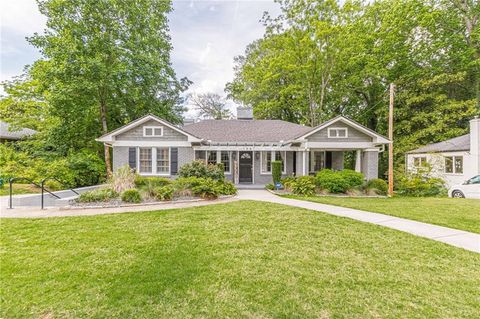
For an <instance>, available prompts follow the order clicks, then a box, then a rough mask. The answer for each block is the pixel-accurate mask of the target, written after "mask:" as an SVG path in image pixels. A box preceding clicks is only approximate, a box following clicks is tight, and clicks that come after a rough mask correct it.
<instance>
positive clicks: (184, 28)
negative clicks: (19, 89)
mask: <svg viewBox="0 0 480 319" xmlns="http://www.w3.org/2000/svg"><path fill="white" fill-rule="evenodd" d="M173 8H174V11H173V12H172V13H171V14H170V15H169V19H170V34H171V37H172V44H173V47H174V49H173V52H172V63H173V66H174V68H175V71H176V73H177V76H178V77H184V76H187V77H188V78H189V79H190V80H192V81H193V82H194V84H193V85H192V86H191V88H190V89H189V92H215V93H219V94H223V90H224V87H225V84H226V83H227V82H229V81H231V80H232V79H233V58H234V57H235V56H236V55H239V54H243V52H244V50H245V47H246V46H247V44H249V43H250V42H252V41H253V40H255V39H257V38H259V37H261V36H262V34H263V32H264V27H263V26H262V24H261V23H260V22H259V21H260V19H261V18H262V15H263V12H264V11H269V12H273V14H276V13H278V5H277V4H275V3H274V2H273V0H263V1H262V0H251V1H229V0H225V1H199V0H196V1H177V0H174V1H173ZM0 18H1V21H0V26H1V41H0V45H1V65H0V71H1V72H0V80H6V79H11V78H12V77H13V76H15V75H19V74H21V73H22V70H23V67H24V66H25V65H26V64H31V63H32V62H33V61H35V60H36V59H38V58H39V57H40V54H39V53H38V50H37V49H35V48H33V47H32V46H31V45H30V44H28V43H27V41H26V40H25V37H27V36H31V35H33V33H35V32H39V33H41V32H42V31H43V29H44V28H45V23H46V18H45V17H44V16H42V15H41V14H40V12H39V11H38V8H37V4H36V2H35V0H0ZM229 105H232V107H233V103H229ZM189 113H191V112H189Z"/></svg>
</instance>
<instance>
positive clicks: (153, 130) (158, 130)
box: [143, 126, 163, 137]
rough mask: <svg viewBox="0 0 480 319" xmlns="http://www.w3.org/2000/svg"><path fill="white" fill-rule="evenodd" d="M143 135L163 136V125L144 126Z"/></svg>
mask: <svg viewBox="0 0 480 319" xmlns="http://www.w3.org/2000/svg"><path fill="white" fill-rule="evenodd" d="M143 136H144V137H158V136H163V127H162V126H144V127H143Z"/></svg>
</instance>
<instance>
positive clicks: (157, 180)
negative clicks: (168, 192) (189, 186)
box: [135, 174, 173, 187]
mask: <svg viewBox="0 0 480 319" xmlns="http://www.w3.org/2000/svg"><path fill="white" fill-rule="evenodd" d="M172 183H173V182H172V180H171V179H168V178H165V177H156V176H151V177H150V176H140V175H138V174H137V175H135V186H136V187H142V186H153V187H155V186H165V185H169V184H172Z"/></svg>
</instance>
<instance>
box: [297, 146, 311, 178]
mask: <svg viewBox="0 0 480 319" xmlns="http://www.w3.org/2000/svg"><path fill="white" fill-rule="evenodd" d="M297 154H298V155H299V158H297V172H298V176H306V175H308V154H309V153H308V151H301V152H297ZM298 164H300V165H298Z"/></svg>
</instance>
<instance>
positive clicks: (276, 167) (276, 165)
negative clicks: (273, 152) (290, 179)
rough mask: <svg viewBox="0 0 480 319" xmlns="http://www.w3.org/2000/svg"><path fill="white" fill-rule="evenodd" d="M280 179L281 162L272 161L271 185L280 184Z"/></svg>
mask: <svg viewBox="0 0 480 319" xmlns="http://www.w3.org/2000/svg"><path fill="white" fill-rule="evenodd" d="M281 178H282V161H272V179H273V185H276V184H277V183H280V180H281Z"/></svg>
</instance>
